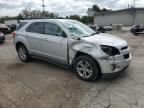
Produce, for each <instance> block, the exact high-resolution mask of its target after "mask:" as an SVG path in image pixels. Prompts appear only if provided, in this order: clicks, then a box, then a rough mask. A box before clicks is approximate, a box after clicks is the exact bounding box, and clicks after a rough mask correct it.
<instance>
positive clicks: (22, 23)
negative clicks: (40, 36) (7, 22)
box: [16, 22, 27, 30]
mask: <svg viewBox="0 0 144 108" xmlns="http://www.w3.org/2000/svg"><path fill="white" fill-rule="evenodd" d="M26 24H27V22H21V23H20V24H19V25H18V27H17V29H16V30H19V29H20V28H22V27H23V26H24V25H26Z"/></svg>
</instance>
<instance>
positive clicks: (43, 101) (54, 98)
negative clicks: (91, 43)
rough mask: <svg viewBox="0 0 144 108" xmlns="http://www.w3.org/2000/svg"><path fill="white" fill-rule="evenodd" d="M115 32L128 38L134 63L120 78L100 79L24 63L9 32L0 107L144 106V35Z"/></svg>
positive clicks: (1, 49) (0, 53)
mask: <svg viewBox="0 0 144 108" xmlns="http://www.w3.org/2000/svg"><path fill="white" fill-rule="evenodd" d="M112 34H115V35H117V36H120V37H122V38H124V39H126V40H127V41H128V43H129V45H130V47H131V51H132V55H133V59H132V63H131V65H130V67H129V68H128V69H127V70H125V72H124V73H122V74H121V75H120V76H118V77H117V78H115V79H109V80H108V79H107V80H106V79H102V80H97V81H96V82H84V81H81V80H79V79H78V78H77V77H76V75H75V74H74V73H72V72H71V71H69V70H68V69H65V68H63V67H59V66H56V65H53V64H50V63H47V62H44V61H40V60H33V61H32V62H31V63H28V64H24V63H21V62H20V61H19V59H18V57H17V53H16V51H15V48H14V46H13V43H12V36H11V35H7V40H6V42H5V43H4V44H1V45H0V108H144V36H137V37H136V36H133V35H132V34H130V33H127V32H112Z"/></svg>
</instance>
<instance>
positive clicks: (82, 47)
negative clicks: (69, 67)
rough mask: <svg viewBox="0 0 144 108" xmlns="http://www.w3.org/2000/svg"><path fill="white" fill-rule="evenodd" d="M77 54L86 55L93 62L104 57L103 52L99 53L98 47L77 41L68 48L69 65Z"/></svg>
mask: <svg viewBox="0 0 144 108" xmlns="http://www.w3.org/2000/svg"><path fill="white" fill-rule="evenodd" d="M78 52H81V53H85V54H88V55H90V56H92V57H93V58H94V59H95V60H97V59H98V58H101V57H102V56H104V55H103V52H101V49H100V46H99V45H96V44H91V43H87V42H84V41H77V42H74V43H73V44H71V45H70V46H69V63H70V64H72V61H73V60H74V58H75V56H76V54H77V53H78Z"/></svg>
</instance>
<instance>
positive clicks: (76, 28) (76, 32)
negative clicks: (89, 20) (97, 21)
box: [62, 21, 95, 38]
mask: <svg viewBox="0 0 144 108" xmlns="http://www.w3.org/2000/svg"><path fill="white" fill-rule="evenodd" d="M62 24H63V26H64V27H65V28H66V29H67V30H68V31H69V32H70V33H71V34H72V35H73V36H76V37H79V38H81V37H88V36H91V35H92V34H94V33H95V31H94V30H92V29H91V28H89V27H88V26H86V25H84V24H82V23H80V22H78V21H64V22H62Z"/></svg>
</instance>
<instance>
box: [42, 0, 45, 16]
mask: <svg viewBox="0 0 144 108" xmlns="http://www.w3.org/2000/svg"><path fill="white" fill-rule="evenodd" d="M42 8H43V12H42V13H43V16H44V12H45V2H44V0H42Z"/></svg>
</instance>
